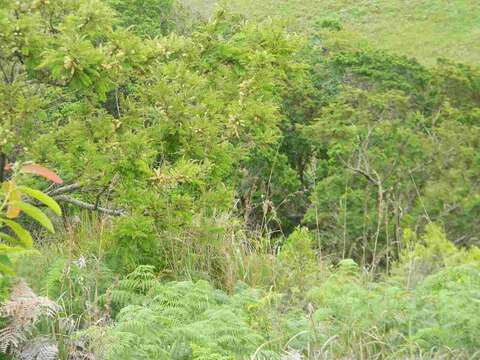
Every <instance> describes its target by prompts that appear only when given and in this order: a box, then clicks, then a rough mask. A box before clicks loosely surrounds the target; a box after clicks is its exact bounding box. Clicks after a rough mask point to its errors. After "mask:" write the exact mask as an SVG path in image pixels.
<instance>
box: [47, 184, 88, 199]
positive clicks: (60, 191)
mask: <svg viewBox="0 0 480 360" xmlns="http://www.w3.org/2000/svg"><path fill="white" fill-rule="evenodd" d="M81 187H82V186H81V185H80V183H73V184H70V185H65V186H62V187H59V188H56V189H53V190H52V191H48V192H47V195H50V196H57V195H61V194H65V193H70V192H73V191H75V190H78V189H80V188H81Z"/></svg>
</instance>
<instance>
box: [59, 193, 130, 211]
mask: <svg viewBox="0 0 480 360" xmlns="http://www.w3.org/2000/svg"><path fill="white" fill-rule="evenodd" d="M54 199H55V200H57V201H58V202H65V203H68V204H72V205H75V206H78V207H79V208H82V209H87V210H91V211H99V212H101V213H104V214H108V215H113V216H122V215H124V211H123V210H120V209H107V208H103V207H100V206H96V205H95V204H89V203H86V202H84V201H81V200H77V199H74V198H72V197H70V196H67V195H58V196H54Z"/></svg>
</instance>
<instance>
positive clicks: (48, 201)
mask: <svg viewBox="0 0 480 360" xmlns="http://www.w3.org/2000/svg"><path fill="white" fill-rule="evenodd" d="M18 189H19V190H20V191H21V192H22V193H24V194H27V195H28V196H30V197H32V198H34V199H36V200H38V201H40V202H41V203H42V204H44V205H46V206H48V207H49V208H50V209H51V210H52V211H53V212H54V213H55V214H57V215H58V216H61V215H62V209H60V206H59V205H58V203H57V202H56V201H55V200H54V199H53V198H51V197H50V196H48V195H47V194H44V193H43V192H41V191H39V190H35V189H32V188H29V187H26V186H19V187H18Z"/></svg>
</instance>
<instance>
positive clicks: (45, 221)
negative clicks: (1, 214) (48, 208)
mask: <svg viewBox="0 0 480 360" xmlns="http://www.w3.org/2000/svg"><path fill="white" fill-rule="evenodd" d="M12 205H13V206H15V207H17V208H19V209H21V210H22V211H23V212H24V213H25V214H27V215H28V216H30V217H32V218H33V219H35V220H37V221H38V222H39V223H40V225H42V226H43V227H44V228H46V229H47V230H48V231H50V232H52V233H54V232H55V229H54V228H53V224H52V222H51V221H50V219H49V218H48V216H47V215H45V214H44V213H43V212H42V211H41V210H40V209H38V208H36V207H35V206H33V205H30V204H27V203H24V202H22V201H15V202H14V203H13V204H12Z"/></svg>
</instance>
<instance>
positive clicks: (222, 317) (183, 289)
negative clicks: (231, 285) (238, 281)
mask: <svg viewBox="0 0 480 360" xmlns="http://www.w3.org/2000/svg"><path fill="white" fill-rule="evenodd" d="M118 287H119V288H120V289H115V290H112V295H113V294H117V295H118V294H120V293H119V291H121V294H122V295H121V298H122V299H126V298H128V297H129V298H135V297H137V296H143V302H142V303H141V304H137V305H128V306H125V307H123V308H122V309H121V310H120V312H119V313H118V315H117V316H116V320H117V322H116V324H115V325H114V326H112V327H110V328H108V329H107V330H106V333H105V334H102V335H100V336H98V335H97V338H96V339H93V340H94V341H95V342H96V343H97V344H100V345H98V346H99V347H101V348H103V349H106V348H107V349H108V351H107V354H106V355H105V358H106V359H118V360H120V359H132V358H135V359H144V358H145V359H151V358H159V359H163V358H164V359H186V358H192V359H212V360H216V359H235V358H238V359H241V358H244V357H248V356H249V355H251V354H253V353H254V352H255V350H256V349H257V348H258V346H260V345H261V344H262V343H263V342H264V341H265V339H264V338H263V336H262V335H261V334H260V333H258V332H257V331H255V329H253V328H252V327H251V326H250V324H249V316H248V313H247V311H246V310H245V309H246V307H248V305H253V304H254V303H255V302H256V301H258V300H259V299H258V298H254V297H253V294H252V293H248V294H246V295H245V296H242V293H241V292H239V293H237V294H236V295H235V296H233V297H229V296H227V295H226V294H225V293H223V292H221V291H219V290H216V289H214V288H212V287H211V285H209V284H208V283H207V282H204V281H199V282H197V283H193V282H189V281H185V282H170V283H166V284H162V283H160V282H159V281H157V280H155V279H154V276H153V268H151V267H140V268H138V269H137V270H136V271H135V272H133V273H132V274H130V275H128V276H127V277H126V278H125V279H124V280H121V281H120V282H119V284H118ZM128 288H129V289H131V291H132V294H129V295H126V293H128V290H127V289H128ZM142 293H143V294H145V295H142ZM115 298H117V297H116V296H112V300H113V299H115ZM239 298H242V300H240V299H239ZM117 305H119V304H118V303H117ZM239 305H241V306H239ZM93 337H94V338H95V336H93ZM133 344H135V346H131V345H133Z"/></svg>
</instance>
